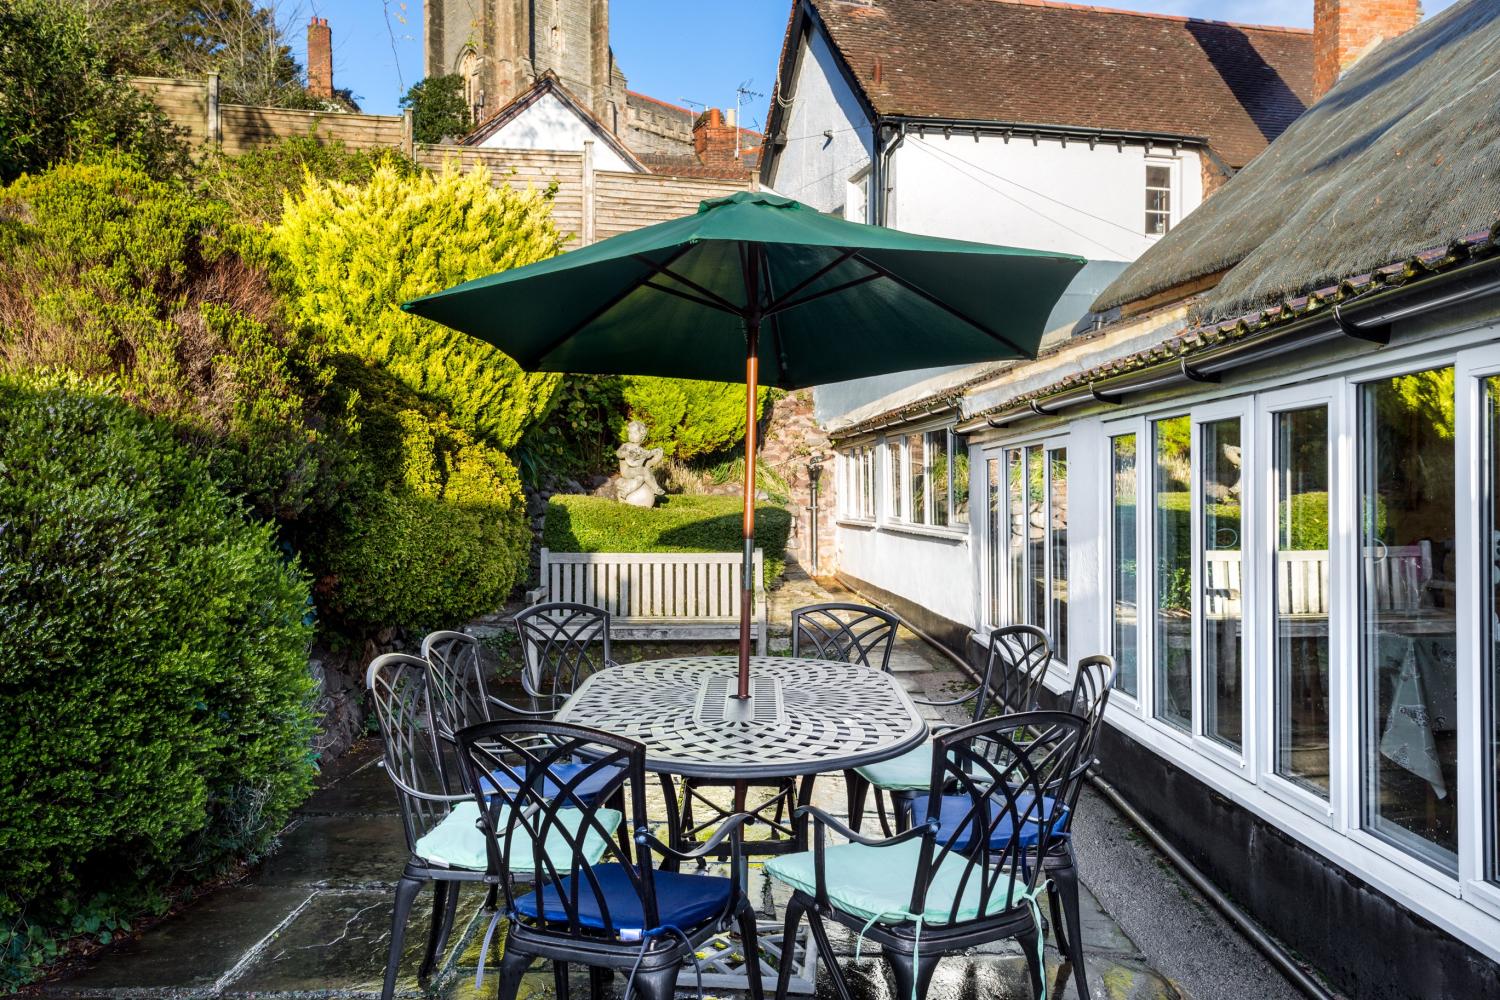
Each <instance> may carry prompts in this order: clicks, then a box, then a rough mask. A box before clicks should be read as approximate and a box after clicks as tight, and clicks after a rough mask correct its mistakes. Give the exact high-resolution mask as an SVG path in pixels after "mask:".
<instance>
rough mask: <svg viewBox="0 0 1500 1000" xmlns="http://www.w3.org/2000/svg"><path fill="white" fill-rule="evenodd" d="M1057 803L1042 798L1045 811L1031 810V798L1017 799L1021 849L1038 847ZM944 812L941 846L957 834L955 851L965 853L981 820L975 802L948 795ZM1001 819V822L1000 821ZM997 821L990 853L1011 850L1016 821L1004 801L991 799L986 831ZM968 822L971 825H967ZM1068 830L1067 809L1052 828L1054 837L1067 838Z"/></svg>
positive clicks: (939, 831) (991, 837) (964, 797)
mask: <svg viewBox="0 0 1500 1000" xmlns="http://www.w3.org/2000/svg"><path fill="white" fill-rule="evenodd" d="M1055 805H1056V800H1055V799H1053V798H1052V797H1050V796H1046V795H1044V796H1042V805H1041V809H1040V810H1038V809H1036V808H1034V807H1032V806H1031V804H1030V796H1029V795H1022V796H1019V797H1017V799H1016V813H1015V814H1016V817H1017V818H1019V819H1020V820H1021V835H1020V846H1021V847H1023V848H1024V847H1035V846H1036V844H1037V841H1038V840H1039V839H1040V833H1041V827H1042V822H1043V821H1044V820H1045V819H1046V818H1047V817H1048V816H1051V815H1052V810H1053V808H1054V806H1055ZM941 808H942V812H941V813H940V814H939V816H938V833H937V842H938V843H939V844H947V843H948V838H949V837H951V836H953V835H954V833H955V832H956V833H957V834H958V836H957V837H956V839H955V840H954V843H953V849H954V850H956V851H961V850H963V849H964V848H966V847H968V846H969V844H970V843H972V841H973V838H974V834H975V832H976V828H977V827H978V826H979V824H978V823H976V822H975V819H977V818H978V817H976V816H974V803H973V800H972V799H970V798H969V796H967V795H944V796H943V802H942V807H941ZM997 817H998V818H997ZM992 819H993V820H995V824H994V829H993V830H991V832H990V849H991V850H994V851H1003V850H1005V849H1006V847H1008V846H1009V844H1010V841H1011V837H1012V836H1014V834H1013V832H1012V830H1011V827H1012V826H1013V825H1014V824H1013V819H1012V816H1011V812H1010V810H1009V809H1008V808H1007V807H1006V803H1005V802H1004V801H1003V796H1002V797H1000V798H999V799H995V798H992V799H989V800H988V801H987V802H986V809H985V818H984V820H983V822H984V826H985V828H986V829H988V828H989V825H990V824H989V821H990V820H992ZM966 820H967V822H965V821H966ZM1067 828H1068V807H1067V806H1063V807H1062V808H1061V809H1060V810H1059V811H1058V816H1057V819H1056V820H1055V821H1054V822H1053V824H1052V835H1053V836H1054V837H1058V836H1063V835H1064V834H1065V831H1066V830H1067Z"/></svg>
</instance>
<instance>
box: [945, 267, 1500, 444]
mask: <svg viewBox="0 0 1500 1000" xmlns="http://www.w3.org/2000/svg"><path fill="white" fill-rule="evenodd" d="M1493 294H1500V258H1495V257H1491V258H1486V259H1485V260H1482V261H1478V262H1473V263H1469V264H1466V265H1464V266H1462V267H1457V268H1454V269H1453V270H1450V271H1445V272H1443V273H1441V274H1437V275H1433V276H1431V277H1428V278H1423V279H1419V280H1417V281H1415V282H1408V283H1406V284H1402V285H1399V286H1396V287H1393V288H1385V289H1381V290H1379V291H1373V292H1368V293H1366V294H1364V295H1360V296H1356V297H1354V298H1350V299H1345V300H1343V301H1341V302H1337V303H1335V304H1334V305H1333V306H1332V307H1331V308H1327V309H1320V310H1318V312H1317V313H1315V314H1313V315H1310V316H1304V317H1302V318H1301V319H1298V320H1294V321H1292V322H1290V323H1287V324H1285V325H1277V326H1273V327H1270V328H1268V329H1266V330H1263V331H1260V332H1257V333H1252V334H1247V335H1245V336H1242V337H1237V338H1235V339H1234V340H1231V341H1229V342H1227V343H1224V344H1221V345H1218V346H1215V347H1209V348H1205V349H1204V350H1201V351H1194V352H1191V353H1189V354H1185V355H1183V356H1181V357H1177V358H1173V359H1171V360H1170V361H1164V362H1160V363H1158V364H1154V365H1150V366H1148V367H1146V368H1142V369H1140V370H1138V371H1133V372H1126V373H1124V374H1121V375H1115V376H1111V377H1108V378H1103V379H1100V380H1098V381H1095V382H1089V383H1088V384H1086V385H1081V386H1068V387H1067V388H1063V389H1059V390H1057V391H1055V392H1052V393H1048V394H1046V395H1042V396H1038V397H1034V398H1031V399H1028V400H1024V401H1021V402H1017V403H1012V404H1010V405H1008V406H1005V407H1003V408H1001V409H999V410H997V411H995V412H992V413H990V414H986V415H983V416H982V417H977V418H976V419H980V420H982V421H983V424H977V423H976V424H972V425H971V428H970V429H973V428H977V427H979V426H983V425H988V426H990V427H1006V426H1009V425H1011V424H1015V423H1019V422H1021V421H1023V420H1027V419H1030V418H1032V417H1037V416H1047V417H1050V416H1054V415H1056V414H1059V413H1061V412H1062V411H1064V410H1070V409H1073V408H1075V407H1078V406H1084V405H1088V404H1094V403H1106V404H1118V403H1122V402H1124V401H1125V398H1126V397H1128V396H1132V395H1139V394H1141V393H1144V392H1151V391H1155V390H1158V389H1165V388H1169V387H1172V386H1179V385H1184V384H1187V383H1190V382H1217V381H1219V379H1220V377H1221V376H1222V375H1223V374H1224V373H1226V372H1231V371H1236V370H1238V369H1240V368H1242V367H1244V366H1246V365H1253V364H1258V363H1260V362H1262V361H1267V360H1270V359H1271V358H1279V357H1282V356H1283V355H1285V354H1286V353H1287V352H1289V351H1298V350H1304V349H1307V348H1310V347H1315V346H1318V345H1320V344H1326V343H1335V342H1338V341H1340V340H1344V339H1347V338H1352V339H1356V340H1364V341H1367V342H1369V343H1372V344H1376V345H1383V344H1385V343H1386V341H1387V340H1388V339H1389V337H1390V329H1391V326H1392V325H1393V324H1394V323H1396V322H1397V321H1400V320H1405V319H1410V318H1411V317H1413V316H1417V315H1420V314H1422V313H1426V312H1431V311H1432V310H1435V309H1441V308H1445V307H1448V306H1453V305H1459V304H1462V303H1464V302H1469V301H1472V300H1474V299H1478V298H1483V297H1484V296H1487V295H1493Z"/></svg>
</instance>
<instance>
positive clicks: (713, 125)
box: [693, 108, 739, 167]
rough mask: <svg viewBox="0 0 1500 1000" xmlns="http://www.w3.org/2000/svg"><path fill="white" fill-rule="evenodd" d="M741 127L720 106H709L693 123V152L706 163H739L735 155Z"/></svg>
mask: <svg viewBox="0 0 1500 1000" xmlns="http://www.w3.org/2000/svg"><path fill="white" fill-rule="evenodd" d="M738 132H739V129H738V128H737V127H736V126H735V125H734V122H733V120H732V119H726V118H725V116H724V112H722V111H720V110H719V109H718V108H709V109H708V110H707V111H705V112H703V114H701V115H699V116H698V120H697V122H695V123H694V125H693V152H694V153H695V154H696V155H697V157H698V159H699V160H700V161H702V162H703V163H706V164H711V165H713V166H721V167H732V166H735V165H737V164H738V162H739V161H738V159H737V158H736V157H735V142H734V140H735V136H736V135H737V133H738Z"/></svg>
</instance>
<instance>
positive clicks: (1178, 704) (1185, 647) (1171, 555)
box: [1152, 416, 1193, 729]
mask: <svg viewBox="0 0 1500 1000" xmlns="http://www.w3.org/2000/svg"><path fill="white" fill-rule="evenodd" d="M1152 427H1153V431H1154V437H1155V440H1154V442H1153V449H1154V451H1155V470H1154V474H1153V480H1154V482H1153V487H1152V489H1153V491H1154V493H1155V494H1156V505H1155V519H1156V524H1155V528H1156V530H1155V534H1154V539H1155V543H1156V574H1155V577H1156V578H1155V581H1154V586H1155V591H1154V593H1155V597H1156V622H1155V625H1156V628H1155V631H1154V640H1155V644H1154V645H1155V653H1154V657H1153V658H1154V660H1155V674H1154V677H1155V680H1156V716H1157V718H1159V719H1163V720H1165V721H1167V722H1170V723H1172V724H1173V725H1176V726H1181V727H1182V728H1184V729H1189V728H1191V726H1192V722H1193V716H1192V710H1193V709H1192V704H1193V635H1192V619H1191V610H1192V586H1193V543H1192V524H1191V521H1192V505H1191V503H1190V502H1189V501H1190V498H1191V494H1190V493H1189V490H1190V488H1191V487H1190V483H1191V470H1192V432H1193V427H1192V423H1191V422H1190V421H1189V419H1188V418H1187V417H1185V416H1184V417H1172V418H1170V419H1168V420H1158V421H1156V423H1155V424H1153V425H1152Z"/></svg>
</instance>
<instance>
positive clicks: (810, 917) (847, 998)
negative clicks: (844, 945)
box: [807, 910, 854, 1000]
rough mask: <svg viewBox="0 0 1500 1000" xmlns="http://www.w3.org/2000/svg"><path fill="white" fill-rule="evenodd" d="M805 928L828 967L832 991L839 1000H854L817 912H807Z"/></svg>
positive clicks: (826, 929) (826, 930)
mask: <svg viewBox="0 0 1500 1000" xmlns="http://www.w3.org/2000/svg"><path fill="white" fill-rule="evenodd" d="M807 926H808V927H810V928H812V936H813V941H815V942H816V943H817V946H818V954H819V955H822V956H823V964H824V965H826V966H827V967H828V978H830V979H832V980H833V990H834V992H835V993H837V994H838V998H839V1000H854V994H853V993H851V992H849V981H848V980H847V979H845V978H844V972H843V970H842V969H840V968H839V960H838V956H837V955H835V954H834V953H833V945H832V944H830V943H829V941H828V928H826V927H824V926H823V918H822V917H821V916H819V915H818V911H817V910H808V911H807Z"/></svg>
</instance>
